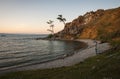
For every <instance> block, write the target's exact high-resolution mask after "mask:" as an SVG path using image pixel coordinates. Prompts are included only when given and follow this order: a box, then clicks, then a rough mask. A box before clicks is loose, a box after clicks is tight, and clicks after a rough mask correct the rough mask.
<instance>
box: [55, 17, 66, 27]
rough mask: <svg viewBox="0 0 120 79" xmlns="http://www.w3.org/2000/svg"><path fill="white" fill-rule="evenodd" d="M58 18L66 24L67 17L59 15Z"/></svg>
mask: <svg viewBox="0 0 120 79" xmlns="http://www.w3.org/2000/svg"><path fill="white" fill-rule="evenodd" d="M57 19H58V20H59V21H60V22H63V24H64V25H65V21H66V19H65V18H63V16H62V15H58V17H57Z"/></svg>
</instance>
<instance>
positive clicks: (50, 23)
mask: <svg viewBox="0 0 120 79" xmlns="http://www.w3.org/2000/svg"><path fill="white" fill-rule="evenodd" d="M53 22H54V21H52V20H49V21H48V22H47V24H49V25H50V29H47V31H50V32H51V33H52V34H54V24H53Z"/></svg>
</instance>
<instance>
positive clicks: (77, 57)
mask: <svg viewBox="0 0 120 79" xmlns="http://www.w3.org/2000/svg"><path fill="white" fill-rule="evenodd" d="M77 41H80V42H84V43H86V44H87V45H88V47H87V48H85V49H82V50H79V51H78V52H76V53H74V54H73V55H71V56H68V57H64V58H60V59H56V60H53V61H49V62H44V63H41V64H36V65H30V66H26V67H20V68H15V69H11V70H7V71H5V72H11V71H12V72H14V71H25V70H37V69H52V68H59V67H67V66H72V65H75V64H77V63H80V62H84V60H85V59H87V58H89V57H92V56H95V55H96V52H95V43H94V41H93V40H91V39H81V40H77ZM108 49H110V45H109V43H100V42H99V41H98V52H99V53H102V52H104V51H106V50H108Z"/></svg>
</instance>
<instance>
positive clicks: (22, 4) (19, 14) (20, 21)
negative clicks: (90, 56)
mask: <svg viewBox="0 0 120 79" xmlns="http://www.w3.org/2000/svg"><path fill="white" fill-rule="evenodd" d="M117 7H120V0H0V33H25V34H48V33H49V32H48V31H47V29H49V25H48V24H47V23H46V22H47V21H48V20H53V21H54V25H55V27H54V29H55V32H58V31H60V30H62V29H63V28H64V25H63V23H60V22H59V21H58V20H57V19H56V18H57V16H58V15H59V14H62V15H63V17H65V18H66V19H67V21H66V22H70V21H72V20H73V19H75V18H77V17H78V16H80V15H84V14H85V13H86V12H89V11H96V10H97V9H110V8H117Z"/></svg>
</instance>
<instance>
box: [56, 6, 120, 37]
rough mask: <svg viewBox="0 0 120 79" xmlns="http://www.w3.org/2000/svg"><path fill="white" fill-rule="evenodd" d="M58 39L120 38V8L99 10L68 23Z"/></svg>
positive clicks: (57, 35)
mask: <svg viewBox="0 0 120 79" xmlns="http://www.w3.org/2000/svg"><path fill="white" fill-rule="evenodd" d="M55 37H56V38H62V39H80V38H90V39H109V38H119V37H120V7H119V8H115V9H109V10H103V9H99V10H97V11H95V12H93V11H91V12H87V13H86V14H85V15H83V16H79V17H78V18H76V19H74V20H73V21H72V22H69V23H66V25H65V27H64V29H63V30H62V31H60V32H58V33H57V34H55Z"/></svg>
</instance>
